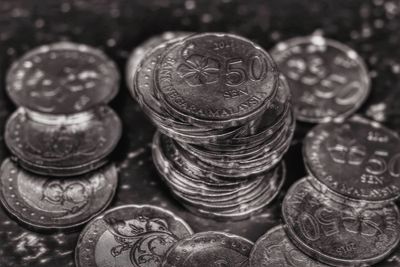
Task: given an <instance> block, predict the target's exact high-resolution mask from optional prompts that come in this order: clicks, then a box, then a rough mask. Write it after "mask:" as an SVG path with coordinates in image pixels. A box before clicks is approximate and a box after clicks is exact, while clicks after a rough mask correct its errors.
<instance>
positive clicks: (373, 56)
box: [0, 0, 400, 267]
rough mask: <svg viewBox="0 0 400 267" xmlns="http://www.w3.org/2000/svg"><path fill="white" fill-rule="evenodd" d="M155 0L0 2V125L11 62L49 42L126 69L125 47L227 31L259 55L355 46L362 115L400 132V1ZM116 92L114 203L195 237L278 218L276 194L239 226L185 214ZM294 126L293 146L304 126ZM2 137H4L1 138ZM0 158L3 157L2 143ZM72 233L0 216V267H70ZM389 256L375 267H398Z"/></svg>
mask: <svg viewBox="0 0 400 267" xmlns="http://www.w3.org/2000/svg"><path fill="white" fill-rule="evenodd" d="M248 2H249V1H241V3H239V2H236V1H232V0H231V1H229V0H224V1H213V0H209V1H202V2H201V3H199V2H194V1H192V0H188V1H178V0H170V1H161V0H151V1H149V0H139V1H132V0H119V1H113V2H112V3H111V1H108V0H96V1H94V0H91V1H84V0H71V1H55V0H52V1H50V0H47V1H43V0H42V1H39V0H37V1H36V0H35V1H23V0H3V1H1V2H0V82H1V85H2V86H1V88H2V89H1V90H0V126H1V131H3V129H4V124H5V119H6V118H7V117H8V116H9V115H10V114H11V112H12V111H13V110H14V109H15V107H13V106H12V105H11V103H10V101H9V100H8V98H7V97H6V96H5V88H4V77H5V72H6V69H7V68H8V67H9V66H10V64H11V62H12V61H14V60H15V59H16V58H17V57H19V56H21V55H22V54H23V53H25V52H26V51H27V50H29V49H31V48H33V47H35V46H37V45H40V44H45V43H49V42H55V41H59V40H71V41H75V42H82V43H85V44H89V45H93V46H96V47H99V48H101V49H103V50H104V51H105V52H106V54H108V55H109V56H110V57H111V58H112V59H113V60H115V61H116V62H117V64H118V67H119V69H120V71H123V70H124V68H125V62H126V59H127V57H128V55H129V53H130V52H131V50H132V48H133V47H134V46H136V45H138V44H139V43H141V42H143V41H144V40H145V39H146V38H148V37H150V36H152V35H153V34H157V33H161V32H163V31H166V30H183V31H228V32H230V31H232V32H235V33H237V34H240V35H243V36H245V37H247V38H250V39H253V40H254V41H256V42H257V43H259V44H260V45H262V46H264V48H266V49H270V48H272V46H273V45H274V44H275V43H276V42H278V41H282V40H285V39H287V38H291V37H295V36H301V35H306V34H311V33H313V32H314V31H321V32H322V33H323V34H324V35H325V36H327V37H329V38H332V39H336V40H338V41H340V42H343V43H345V44H347V45H349V46H350V47H352V48H353V49H355V50H356V51H357V52H358V53H359V54H360V55H361V57H363V58H364V60H365V61H366V63H367V65H368V68H369V70H370V75H371V79H372V92H371V96H370V97H369V98H368V100H367V102H366V104H365V105H364V106H363V107H362V109H361V112H362V113H364V114H366V113H368V114H369V115H370V116H372V117H373V118H375V119H377V120H381V121H384V123H385V124H387V125H388V126H390V127H392V128H394V129H397V130H399V129H400V119H399V118H400V116H399V115H398V114H400V107H399V101H398V100H399V96H400V90H399V86H398V85H399V84H400V75H399V73H400V60H399V58H400V50H399V49H398V47H399V44H400V35H399V34H398V33H399V30H400V18H399V12H400V4H399V3H398V1H394V0H393V1H392V0H388V1H383V0H373V1H372V0H371V1H365V0H352V1H348V0H337V1H331V0H307V1H295V0H279V1H268V2H267V1H264V0H255V1H251V4H249V3H248ZM123 81H124V79H122V80H121V89H120V93H119V94H118V96H117V98H116V99H115V100H114V101H113V102H112V107H113V108H114V109H115V110H116V111H117V113H118V115H119V116H120V117H121V119H122V120H123V124H124V125H123V126H124V133H123V138H122V141H121V143H120V145H119V148H118V149H117V151H116V152H115V153H114V157H113V160H114V161H115V162H116V163H117V164H118V166H119V169H120V184H119V189H118V192H117V197H116V198H115V200H114V202H113V206H115V205H120V204H132V203H133V204H143V203H148V204H154V205H160V206H162V207H166V208H168V209H171V210H172V211H173V212H175V213H176V214H177V215H178V216H180V217H182V218H183V219H185V220H186V221H187V223H188V224H190V225H191V226H192V228H193V230H194V231H195V232H198V231H206V230H216V231H228V232H231V233H235V234H238V235H243V236H244V237H246V238H249V239H250V240H252V241H255V240H256V239H257V238H259V237H260V236H261V235H262V234H264V233H265V232H266V231H267V230H268V229H270V228H271V227H272V226H275V225H277V224H278V223H279V222H280V202H281V200H282V196H283V194H284V193H281V195H280V197H279V198H278V200H277V201H275V202H274V203H273V204H272V205H271V206H270V207H269V208H268V209H266V210H265V211H264V212H263V213H262V214H261V215H258V216H256V217H255V218H252V219H250V220H246V221H241V222H232V223H230V222H227V223H220V222H215V221H213V220H207V219H203V218H199V217H196V216H194V215H192V214H190V213H188V212H186V211H185V210H184V209H183V207H182V206H181V205H180V204H179V203H178V202H177V201H175V200H174V199H173V197H172V195H171V194H170V193H169V192H168V191H167V189H166V187H165V185H164V184H163V183H162V181H161V179H160V178H159V177H158V175H157V172H156V170H155V168H154V166H153V163H152V159H151V149H150V142H151V140H152V136H153V133H154V127H153V126H152V125H151V124H150V122H149V121H148V119H147V118H146V117H145V115H144V114H143V113H142V112H141V111H140V109H139V107H138V105H137V104H136V103H135V102H134V101H133V100H132V99H131V97H130V96H129V93H128V90H127V89H126V87H125V84H124V83H123ZM309 127H310V125H309V124H298V132H297V134H296V139H295V140H296V141H297V142H298V141H299V140H301V138H302V137H303V136H304V134H305V133H306V132H307V130H308V129H309ZM0 138H1V139H2V136H0ZM0 147H1V149H0V155H1V159H4V158H5V157H7V156H8V155H9V154H8V152H7V151H6V150H5V148H4V145H3V144H1V145H0ZM300 148H301V144H300V143H299V142H298V143H297V145H295V146H294V147H292V148H291V150H290V151H289V153H288V155H287V156H286V163H287V165H288V171H289V177H288V180H287V182H286V184H285V187H284V188H285V190H286V189H287V188H288V186H289V185H290V184H292V183H293V181H295V180H297V179H299V178H301V177H303V176H304V175H305V172H304V167H303V163H302V159H301V153H300ZM77 237H78V233H72V234H60V233H55V234H51V235H50V234H37V233H33V232H30V231H28V230H26V229H24V228H22V227H20V226H18V224H17V223H15V222H14V221H12V220H11V219H10V218H9V217H8V215H6V213H5V212H4V211H3V210H0V266H2V267H13V266H18V267H24V266H30V267H33V266H35V267H36V266H38V267H42V266H49V267H50V266H51V267H53V266H74V263H73V249H74V248H75V244H76V241H77ZM398 254H399V256H396V255H394V256H392V257H391V258H390V259H389V260H387V261H386V262H385V263H382V264H381V265H380V266H385V267H386V266H399V265H400V251H399V252H398Z"/></svg>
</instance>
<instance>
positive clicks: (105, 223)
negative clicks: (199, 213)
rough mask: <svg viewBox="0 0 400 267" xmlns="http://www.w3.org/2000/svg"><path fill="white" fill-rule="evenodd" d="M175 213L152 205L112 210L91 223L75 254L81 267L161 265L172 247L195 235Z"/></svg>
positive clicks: (80, 238)
mask: <svg viewBox="0 0 400 267" xmlns="http://www.w3.org/2000/svg"><path fill="white" fill-rule="evenodd" d="M192 233H193V232H192V230H191V229H190V227H189V226H188V225H187V224H186V223H185V222H184V221H183V220H182V219H180V218H178V217H176V216H175V215H174V214H173V213H171V212H169V211H167V210H164V209H162V208H159V207H155V206H150V205H143V206H139V205H126V206H120V207H117V208H114V209H111V210H109V211H107V212H105V213H104V214H103V215H101V216H99V217H97V218H96V219H94V220H93V221H92V222H90V223H89V224H88V225H87V226H86V228H85V229H84V230H83V232H82V233H81V235H80V237H79V240H78V245H77V247H76V251H75V263H76V265H77V267H108V266H115V267H129V266H133V267H140V266H141V267H147V266H161V262H162V259H163V257H164V255H165V253H166V252H167V251H168V250H169V248H170V247H171V246H172V245H173V244H174V243H176V242H177V241H178V240H180V239H183V238H186V237H189V236H190V235H191V234H192Z"/></svg>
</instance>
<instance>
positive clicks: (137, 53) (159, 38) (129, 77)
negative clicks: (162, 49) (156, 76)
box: [126, 31, 191, 89]
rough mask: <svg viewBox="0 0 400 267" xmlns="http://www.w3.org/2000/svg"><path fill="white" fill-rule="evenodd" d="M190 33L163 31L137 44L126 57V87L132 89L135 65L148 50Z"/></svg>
mask: <svg viewBox="0 0 400 267" xmlns="http://www.w3.org/2000/svg"><path fill="white" fill-rule="evenodd" d="M190 34H191V32H176V31H168V32H163V33H162V34H160V35H156V36H153V37H151V38H149V39H147V40H146V41H145V42H144V43H142V44H140V45H139V46H137V47H136V48H135V49H134V50H133V51H132V53H131V55H130V56H129V58H128V62H127V63H126V84H127V86H128V88H130V89H132V85H133V77H134V75H135V72H136V71H137V66H138V65H139V63H140V61H142V59H143V58H144V56H145V55H146V54H147V52H148V51H150V50H151V49H153V48H155V47H157V46H158V45H160V44H162V43H164V42H168V41H170V40H173V39H176V38H181V37H186V36H189V35H190Z"/></svg>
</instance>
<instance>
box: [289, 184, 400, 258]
mask: <svg viewBox="0 0 400 267" xmlns="http://www.w3.org/2000/svg"><path fill="white" fill-rule="evenodd" d="M282 215H283V219H284V221H285V223H286V226H285V230H286V232H287V234H288V236H289V238H290V239H291V241H292V242H293V243H294V244H295V245H296V247H298V248H299V249H300V250H302V251H303V252H304V253H306V254H307V255H309V256H311V257H315V258H316V259H317V260H318V261H321V262H324V263H326V264H329V265H333V266H361V265H364V266H365V265H372V264H374V263H376V262H379V261H381V260H382V259H384V258H385V257H387V256H388V255H389V254H390V253H391V252H392V251H393V250H394V249H395V248H396V246H397V244H398V243H399V240H400V231H399V229H400V228H399V227H400V217H399V211H398V208H397V207H396V206H395V205H394V204H393V203H388V204H386V205H382V206H381V207H374V206H368V205H367V204H365V205H363V206H361V205H359V206H356V205H352V204H351V203H346V201H341V202H338V201H335V200H333V199H330V198H329V197H327V196H326V195H325V194H323V193H321V192H319V191H317V190H315V189H314V187H313V186H312V185H311V184H310V183H309V181H308V180H307V179H302V180H300V181H298V182H296V183H295V184H294V185H293V186H292V187H291V188H290V189H289V191H288V193H287V194H286V196H285V198H284V200H283V204H282Z"/></svg>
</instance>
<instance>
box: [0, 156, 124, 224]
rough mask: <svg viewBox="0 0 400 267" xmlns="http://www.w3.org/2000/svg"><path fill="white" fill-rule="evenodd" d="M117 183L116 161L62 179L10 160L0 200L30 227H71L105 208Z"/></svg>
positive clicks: (2, 178) (0, 181)
mask: <svg viewBox="0 0 400 267" xmlns="http://www.w3.org/2000/svg"><path fill="white" fill-rule="evenodd" d="M117 182H118V177H117V171H116V168H115V166H114V165H112V164H111V165H107V166H105V167H103V168H102V169H99V170H96V171H94V172H92V173H90V174H88V175H86V176H81V177H69V178H67V179H58V178H54V177H53V178H52V177H47V176H38V175H34V174H31V173H29V172H26V171H24V170H23V169H22V168H21V167H19V166H17V165H16V164H15V163H13V162H12V161H11V160H10V159H6V160H5V161H4V162H3V164H2V167H1V176H0V184H1V191H0V192H1V193H0V200H1V202H2V204H3V206H4V207H5V208H6V210H7V211H8V212H9V213H10V214H12V215H13V216H14V217H16V218H17V219H18V220H19V221H20V222H22V223H24V224H25V225H26V226H28V227H31V228H35V229H43V230H56V229H70V228H74V227H76V226H78V225H81V224H84V223H86V222H88V221H89V220H90V219H91V218H93V217H94V216H95V215H97V214H99V213H100V212H101V211H103V210H104V209H105V208H106V207H107V206H108V205H109V204H110V202H111V200H112V198H113V196H114V194H115V191H116V188H117Z"/></svg>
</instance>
